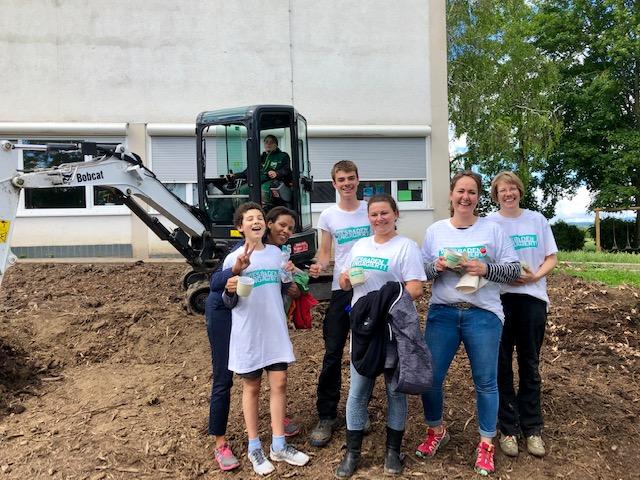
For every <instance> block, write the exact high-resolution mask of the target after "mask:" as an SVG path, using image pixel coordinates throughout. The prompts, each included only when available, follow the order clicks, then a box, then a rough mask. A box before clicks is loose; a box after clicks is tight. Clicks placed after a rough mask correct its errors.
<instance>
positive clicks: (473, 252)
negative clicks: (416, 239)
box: [438, 245, 487, 260]
mask: <svg viewBox="0 0 640 480" xmlns="http://www.w3.org/2000/svg"><path fill="white" fill-rule="evenodd" d="M445 250H453V251H454V252H458V253H461V254H466V255H467V258H468V259H469V260H473V259H474V258H486V257H487V246H486V245H477V246H475V247H444V248H441V249H440V250H439V251H438V256H439V257H444V254H445Z"/></svg>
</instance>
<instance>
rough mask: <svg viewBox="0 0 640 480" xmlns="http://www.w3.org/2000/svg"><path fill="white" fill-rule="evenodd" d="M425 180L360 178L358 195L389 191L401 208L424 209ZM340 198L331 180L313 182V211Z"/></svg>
mask: <svg viewBox="0 0 640 480" xmlns="http://www.w3.org/2000/svg"><path fill="white" fill-rule="evenodd" d="M424 191H425V180H423V179H420V180H363V179H360V184H359V185H358V192H357V197H358V199H359V200H365V201H366V200H368V199H369V198H371V197H372V196H373V195H377V194H379V193H387V194H389V195H391V196H392V197H393V198H395V199H396V200H397V201H398V202H399V203H401V208H404V209H409V210H422V209H424V208H426V204H425V198H426V197H425V194H424ZM337 200H338V196H337V194H336V191H335V189H334V188H333V184H332V183H331V182H330V181H327V180H324V181H315V182H313V192H312V194H311V201H312V202H313V204H314V205H313V211H314V212H321V211H322V210H324V209H325V208H327V207H328V206H330V205H331V204H333V203H335V202H336V201H337Z"/></svg>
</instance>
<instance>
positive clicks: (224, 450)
mask: <svg viewBox="0 0 640 480" xmlns="http://www.w3.org/2000/svg"><path fill="white" fill-rule="evenodd" d="M213 456H214V458H215V459H216V462H218V466H219V467H220V470H222V471H224V472H228V471H229V470H233V469H234V468H238V467H239V466H240V462H239V461H238V459H237V458H236V456H235V455H234V454H233V452H232V451H231V447H230V446H229V444H228V443H226V442H225V443H223V444H222V445H220V446H219V447H218V448H216V449H215V450H214V451H213Z"/></svg>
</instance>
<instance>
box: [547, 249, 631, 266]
mask: <svg viewBox="0 0 640 480" xmlns="http://www.w3.org/2000/svg"><path fill="white" fill-rule="evenodd" d="M558 260H560V261H561V262H598V263H600V262H602V263H640V254H634V253H610V252H600V253H598V252H585V251H583V250H577V251H573V252H559V253H558Z"/></svg>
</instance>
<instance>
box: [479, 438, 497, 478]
mask: <svg viewBox="0 0 640 480" xmlns="http://www.w3.org/2000/svg"><path fill="white" fill-rule="evenodd" d="M494 452H495V448H494V446H493V445H490V444H488V443H486V442H480V443H479V444H478V448H476V465H475V468H474V470H475V471H476V473H479V474H480V475H485V476H486V475H489V474H490V473H493V472H495V471H496V467H495V465H494V463H493V453H494Z"/></svg>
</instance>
